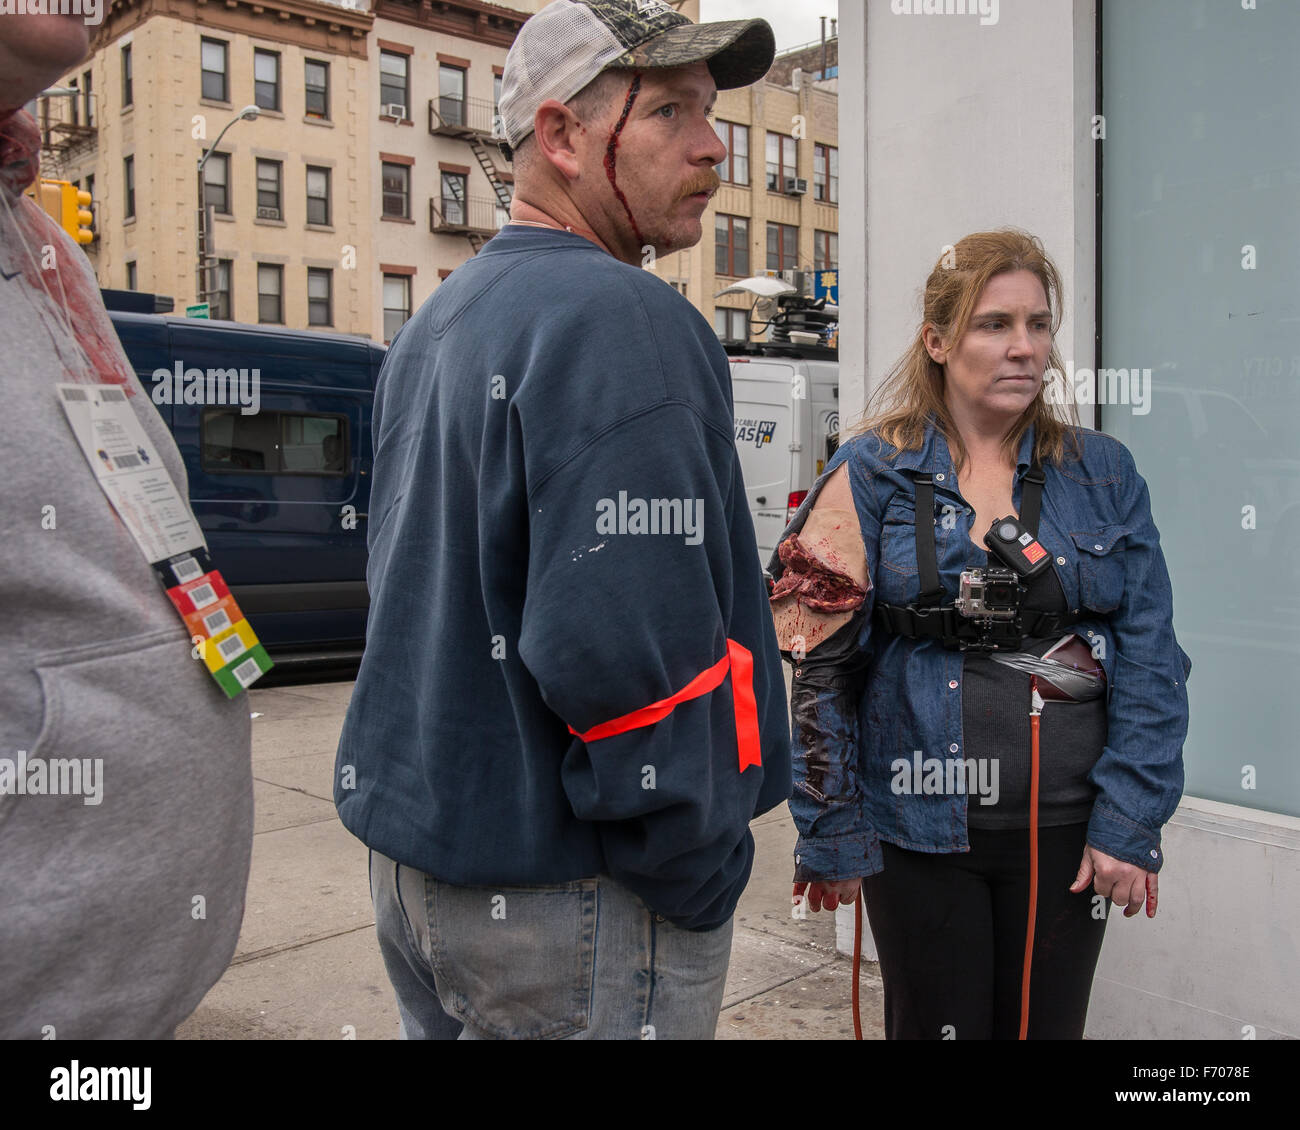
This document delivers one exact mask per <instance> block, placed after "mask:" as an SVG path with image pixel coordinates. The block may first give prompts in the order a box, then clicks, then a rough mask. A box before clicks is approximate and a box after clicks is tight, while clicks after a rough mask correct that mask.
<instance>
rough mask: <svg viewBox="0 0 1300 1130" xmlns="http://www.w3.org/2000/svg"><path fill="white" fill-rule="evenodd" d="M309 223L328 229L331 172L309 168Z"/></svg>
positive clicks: (312, 166)
mask: <svg viewBox="0 0 1300 1130" xmlns="http://www.w3.org/2000/svg"><path fill="white" fill-rule="evenodd" d="M307 222H308V223H309V224H321V225H323V226H326V227H328V226H329V222H330V171H329V169H320V168H317V167H315V166H314V165H308V166H307Z"/></svg>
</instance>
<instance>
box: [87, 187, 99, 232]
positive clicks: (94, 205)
mask: <svg viewBox="0 0 1300 1130" xmlns="http://www.w3.org/2000/svg"><path fill="white" fill-rule="evenodd" d="M86 191H87V192H89V193H90V214H91V215H92V216H94V217H95V221H94V226H93V229H92V230H93V231H94V233H95V238H96V239H98V238H99V197H97V196H96V195H95V174H94V173H89V174H87V176H86Z"/></svg>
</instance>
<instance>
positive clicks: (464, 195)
mask: <svg viewBox="0 0 1300 1130" xmlns="http://www.w3.org/2000/svg"><path fill="white" fill-rule="evenodd" d="M494 116H495V115H494V108H493V106H492V103H491V102H488V101H487V100H486V99H482V98H447V97H439V98H430V99H429V132H430V133H431V134H434V135H436V136H439V137H454V138H457V139H458V140H461V141H465V142H468V143H469V147H470V149H471V150H472V151H473V153H474V159H475V160H476V161H477V162H478V166H479V168H480V169H482V170H483V175H484V176H485V177H487V180H488V184H490V185H491V186H492V191H493V193H494V196H495V198H491V199H490V198H487V197H480V196H472V195H470V194H469V193H468V191H467V186H468V183H469V178H468V177H464V176H463V175H462V174H460V173H444V174H443V175H442V178H441V194H440V195H439V196H433V197H430V198H429V230H430V231H431V232H434V233H436V234H438V235H463V236H465V238H466V239H468V240H469V243H470V246H471V247H472V248H473V249H474V252H475V254H477V253H478V251H479V248H481V247H482V246H483V244H485V243H486V242H487V241H488V240H489V239H491V238H492V237H493V236H494V235H496V233H497V232H498V231H499V230H500V229H501V225H502V224H503V223H505V222H506V220H507V219H508V217H509V215H510V199H511V190H510V185H509V184H507V183H506V182H505V181H503V180H502V179H501V174H500V173H499V172H498V170H497V167H496V165H495V164H493V162H492V156H491V154H490V153H489V152H488V148H487V144H486V143H487V142H489V141H493V142H494V134H493V129H492V126H493V119H494Z"/></svg>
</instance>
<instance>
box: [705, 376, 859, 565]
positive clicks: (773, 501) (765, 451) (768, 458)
mask: <svg viewBox="0 0 1300 1130" xmlns="http://www.w3.org/2000/svg"><path fill="white" fill-rule="evenodd" d="M730 361H731V388H732V395H733V399H734V400H735V422H736V450H737V451H738V452H739V453H740V469H741V474H742V476H743V477H744V481H745V495H746V497H747V498H748V500H749V512H750V515H751V516H752V518H753V519H754V532H755V533H756V534H757V536H758V555H759V559H760V561H762V563H763V565H764V567H766V565H767V562H768V560H769V559H770V558H771V556H772V552H773V550H775V549H776V544H777V542H778V541H779V540H780V538H781V534H782V532H783V531H784V530H785V527H786V525H787V524H788V523H789V521H790V519H791V518H792V517H794V512H795V510H797V509H798V507H799V504H800V503H801V502H803V500H804V498H805V496H806V495H807V494H808V491H809V490H810V489H811V488H812V485H813V483H814V482H815V481H816V480H817V476H818V475H820V474H821V473H822V471H823V470H824V469H825V467H826V463H827V461H828V460H829V459H830V457H831V456H832V455H833V454H834V453H835V448H836V446H837V444H838V442H839V430H840V384H839V380H840V377H839V363H838V362H837V361H833V360H812V359H803V358H799V357H766V356H732V357H731V358H730Z"/></svg>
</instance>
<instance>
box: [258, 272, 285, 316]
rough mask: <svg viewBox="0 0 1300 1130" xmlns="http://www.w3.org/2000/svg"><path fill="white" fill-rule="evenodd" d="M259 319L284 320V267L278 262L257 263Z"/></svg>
mask: <svg viewBox="0 0 1300 1130" xmlns="http://www.w3.org/2000/svg"><path fill="white" fill-rule="evenodd" d="M257 320H258V321H259V322H274V323H276V324H283V322H284V268H283V267H281V266H280V265H279V264H278V263H258V265H257Z"/></svg>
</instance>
